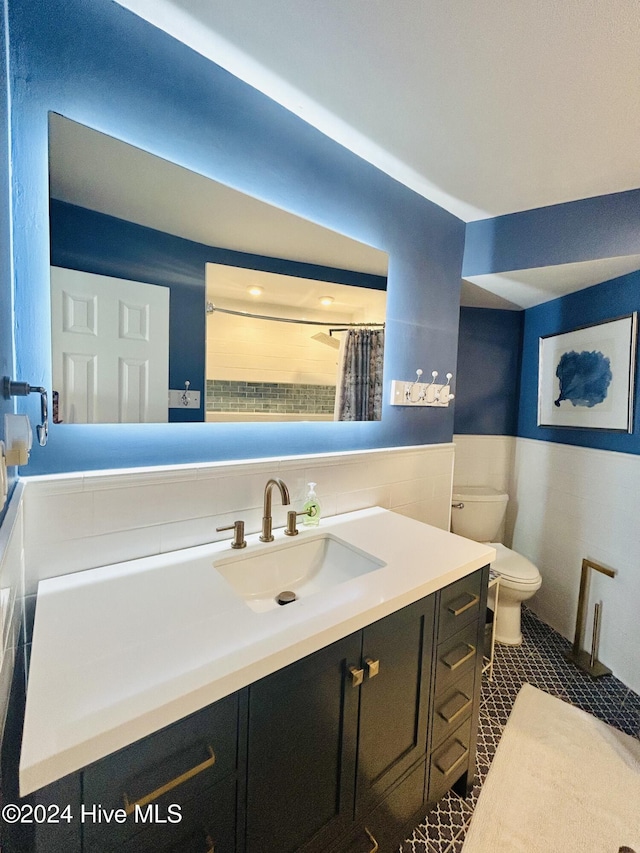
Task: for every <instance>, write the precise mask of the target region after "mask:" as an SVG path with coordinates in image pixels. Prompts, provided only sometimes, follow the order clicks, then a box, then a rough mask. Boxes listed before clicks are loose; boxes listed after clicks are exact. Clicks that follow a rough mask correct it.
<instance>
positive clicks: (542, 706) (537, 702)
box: [463, 684, 640, 853]
mask: <svg viewBox="0 0 640 853" xmlns="http://www.w3.org/2000/svg"><path fill="white" fill-rule="evenodd" d="M625 847H626V848H631V850H632V851H635V853H640V741H638V740H636V739H635V738H632V737H630V736H629V735H625V734H622V733H621V732H619V731H617V730H616V729H613V728H612V727H611V726H608V725H606V724H605V723H602V722H600V720H597V719H596V718H595V717H592V716H591V715H590V714H587V713H585V712H584V711H581V710H580V709H578V708H574V707H573V706H572V705H569V704H567V703H566V702H563V701H561V700H560V699H556V698H555V697H553V696H549V695H548V694H547V693H543V692H542V691H541V690H538V689H537V688H535V687H532V686H531V685H530V684H525V685H524V686H523V687H522V689H521V690H520V693H519V694H518V697H517V699H516V701H515V704H514V706H513V710H512V711H511V716H510V717H509V721H508V722H507V725H506V727H505V730H504V732H503V735H502V738H501V740H500V744H499V745H498V750H497V752H496V755H495V758H494V759H493V763H492V765H491V769H490V771H489V775H488V776H487V778H486V781H485V783H484V785H483V786H482V791H481V792H480V797H479V798H478V803H477V805H476V808H475V811H474V813H473V818H472V820H471V825H470V827H469V831H468V833H467V837H466V840H465V843H464V847H463V853H618V851H619V850H620V849H621V848H623V849H624V848H625Z"/></svg>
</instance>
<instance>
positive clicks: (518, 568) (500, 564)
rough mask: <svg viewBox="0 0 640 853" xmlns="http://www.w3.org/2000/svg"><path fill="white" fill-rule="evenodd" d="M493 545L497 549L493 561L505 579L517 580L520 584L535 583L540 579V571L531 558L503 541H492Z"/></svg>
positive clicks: (495, 567) (492, 566)
mask: <svg viewBox="0 0 640 853" xmlns="http://www.w3.org/2000/svg"><path fill="white" fill-rule="evenodd" d="M490 544H491V547H492V548H495V549H496V559H495V560H493V562H492V563H491V568H492V569H494V570H495V571H496V572H498V574H499V575H500V577H502V578H504V579H505V580H508V581H509V580H511V581H515V582H516V583H519V584H528V583H531V584H534V583H538V582H539V580H540V572H539V571H538V568H537V566H534V565H533V563H532V562H531V561H530V560H527V558H526V557H523V556H522V554H518V553H517V551H512V550H511V549H510V548H507V547H506V546H505V545H503V544H502V543H501V542H491V543H490Z"/></svg>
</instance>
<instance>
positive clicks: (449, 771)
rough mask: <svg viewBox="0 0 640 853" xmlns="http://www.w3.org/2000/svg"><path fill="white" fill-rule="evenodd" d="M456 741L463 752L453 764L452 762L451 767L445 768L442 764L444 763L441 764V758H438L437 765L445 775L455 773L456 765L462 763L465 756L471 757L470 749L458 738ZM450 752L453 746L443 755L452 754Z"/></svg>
mask: <svg viewBox="0 0 640 853" xmlns="http://www.w3.org/2000/svg"><path fill="white" fill-rule="evenodd" d="M455 742H456V744H457V745H458V746H459V747H460V748H461V749H462V753H461V754H460V755H459V756H458V757H457V758H456V759H455V760H454V762H453V764H450V765H449V767H447V768H445V767H443V766H442V764H440V759H436V767H437V768H438V770H439V771H440V772H441V773H442V775H443V776H448V775H449V773H453V771H454V770H455V769H456V767H458V765H460V764H461V763H462V762H463V761H464V760H465V758H468V757H469V750H468V749H467V747H466V746H465V745H464V744H463V743H462V742H461V741H459V740H458V739H457V738H456V741H455ZM450 752H451V747H450V748H449V749H448V750H447V751H446V752H445V754H444V755H443V756H442V757H443V758H446V757H447V756H448V755H449V754H450Z"/></svg>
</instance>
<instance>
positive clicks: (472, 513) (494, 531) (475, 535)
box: [451, 486, 509, 542]
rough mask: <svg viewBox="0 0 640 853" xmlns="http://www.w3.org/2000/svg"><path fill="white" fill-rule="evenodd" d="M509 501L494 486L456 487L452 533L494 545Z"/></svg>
mask: <svg viewBox="0 0 640 853" xmlns="http://www.w3.org/2000/svg"><path fill="white" fill-rule="evenodd" d="M508 500H509V495H507V494H506V493H505V492H501V491H499V490H498V489H493V488H491V486H454V487H453V495H452V501H451V503H452V508H451V530H452V531H453V532H454V533H457V534H458V535H459V536H466V537H467V539H475V540H476V542H493V541H495V538H496V536H497V535H498V532H499V530H500V527H501V525H502V521H503V519H504V514H505V512H506V510H507V501H508ZM460 504H462V506H459V505H460Z"/></svg>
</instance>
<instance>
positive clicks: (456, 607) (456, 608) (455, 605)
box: [448, 592, 480, 616]
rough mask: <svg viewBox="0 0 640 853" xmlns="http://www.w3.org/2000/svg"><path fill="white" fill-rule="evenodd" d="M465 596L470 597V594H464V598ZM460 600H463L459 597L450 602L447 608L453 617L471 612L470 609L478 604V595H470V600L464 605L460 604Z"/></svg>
mask: <svg viewBox="0 0 640 853" xmlns="http://www.w3.org/2000/svg"><path fill="white" fill-rule="evenodd" d="M467 595H471V593H469V592H465V593H464V597H466V596H467ZM461 598H463V596H460V598H456V600H455V601H452V602H451V604H450V605H449V607H448V610H449V613H451V614H452V615H453V616H460V614H461V613H464V612H465V611H466V610H471V608H472V607H475V606H476V604H479V603H480V596H479V595H472V596H471V599H470V600H469V601H467V602H466V603H465V604H461V603H460V599H461Z"/></svg>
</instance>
